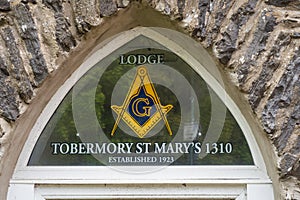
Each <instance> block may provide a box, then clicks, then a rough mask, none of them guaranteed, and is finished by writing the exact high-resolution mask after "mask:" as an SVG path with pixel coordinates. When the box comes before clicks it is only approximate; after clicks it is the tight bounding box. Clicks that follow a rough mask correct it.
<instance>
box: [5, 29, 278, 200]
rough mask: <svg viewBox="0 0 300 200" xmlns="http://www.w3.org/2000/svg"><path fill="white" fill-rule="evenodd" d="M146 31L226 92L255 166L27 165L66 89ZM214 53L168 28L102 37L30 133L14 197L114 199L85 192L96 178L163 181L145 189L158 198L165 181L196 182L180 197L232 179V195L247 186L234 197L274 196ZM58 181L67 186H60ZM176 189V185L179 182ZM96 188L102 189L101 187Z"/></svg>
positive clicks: (11, 192)
mask: <svg viewBox="0 0 300 200" xmlns="http://www.w3.org/2000/svg"><path fill="white" fill-rule="evenodd" d="M140 35H144V36H146V37H148V38H150V39H153V40H154V41H156V42H158V43H160V44H162V45H163V46H165V47H167V48H168V49H170V51H172V52H174V53H175V54H177V55H178V56H179V57H181V58H182V59H183V60H184V61H185V62H187V63H188V64H189V65H190V66H191V67H192V68H193V69H194V70H195V71H196V72H197V73H198V74H199V75H200V76H201V77H202V78H203V79H204V80H205V81H206V83H207V84H208V85H209V86H210V87H211V88H212V89H213V90H214V91H215V92H216V94H222V95H220V98H221V99H222V101H223V102H224V104H225V105H226V106H227V108H228V109H229V110H230V111H231V113H232V114H233V116H235V118H236V120H237V122H238V123H239V125H240V127H241V129H242V131H243V133H244V135H245V138H246V140H247V142H248V145H249V148H250V151H251V154H252V156H253V159H254V165H253V166H168V167H164V168H160V170H155V171H153V170H154V169H153V167H144V166H143V169H145V168H148V169H149V173H143V174H129V173H123V170H122V168H123V167H114V168H109V167H94V166H86V167H82V166H80V167H77V166H72V167H69V166H68V167H49V166H27V163H28V160H29V158H30V155H31V152H32V151H33V148H34V146H35V144H36V142H37V140H38V138H39V136H40V134H41V132H42V130H43V129H44V127H45V126H46V124H47V123H48V121H49V120H50V117H51V115H52V113H54V111H55V110H56V108H57V107H58V106H59V105H60V103H61V101H62V100H63V99H64V97H65V95H66V94H67V92H68V91H69V90H70V89H71V88H72V86H73V85H74V84H75V83H76V82H77V81H78V80H79V78H81V77H82V75H83V74H85V73H86V72H87V71H88V70H89V69H91V68H92V67H93V66H94V65H95V64H96V63H97V62H99V61H100V60H102V59H103V58H105V57H106V56H108V55H109V54H110V53H111V52H113V51H115V50H116V49H118V48H119V47H121V46H123V45H124V44H126V43H127V42H129V41H131V40H132V39H134V38H136V37H138V36H140ZM111 41H113V42H111ZM199 52H200V54H199ZM209 59H210V57H209V55H208V54H207V53H206V52H205V50H204V49H202V48H201V47H200V45H198V44H197V43H195V42H193V40H191V39H190V38H188V37H187V36H185V35H183V34H180V33H177V32H174V31H171V30H167V29H162V28H142V27H139V28H135V29H133V30H130V31H127V32H124V33H122V34H119V35H116V36H114V38H113V39H110V40H108V41H106V42H104V43H102V44H101V46H100V47H98V50H96V51H95V52H94V53H93V54H92V55H91V56H90V57H89V58H88V59H87V60H86V61H85V62H84V63H83V64H82V65H81V66H80V67H79V68H78V69H77V70H76V71H75V72H74V73H73V74H72V76H71V77H70V78H69V79H68V80H67V81H66V82H65V84H64V85H63V86H62V87H61V88H60V89H59V90H58V91H57V93H56V94H55V95H54V96H53V97H52V99H51V100H50V102H49V103H48V105H47V106H46V107H45V109H44V110H43V112H42V113H41V115H40V117H39V118H38V120H37V122H36V124H35V126H34V127H33V129H32V131H31V133H30V134H29V138H28V140H27V141H26V143H25V146H24V148H23V151H22V153H21V155H20V158H19V160H18V163H17V166H16V169H15V172H14V175H13V177H12V179H11V181H10V188H9V195H8V199H9V200H12V199H17V200H19V199H20V200H21V199H35V200H37V199H39V200H40V199H60V198H66V199H67V198H69V199H70V198H73V199H76V198H77V199H78V198H79V197H80V196H82V197H84V198H86V199H93V198H94V199H95V198H96V199H101V198H102V199H103V198H112V199H113V197H112V196H110V195H109V194H107V195H108V196H105V195H104V196H103V195H102V193H101V194H100V193H99V194H98V193H97V195H94V194H89V193H85V191H86V185H87V184H88V185H90V184H92V185H94V186H96V185H98V186H97V187H94V186H89V187H91V188H98V189H99V188H100V190H99V191H101V189H102V190H105V188H103V186H102V187H101V186H99V185H101V184H112V185H115V184H122V187H125V186H124V185H128V184H139V185H142V186H143V188H144V187H145V188H147V187H148V185H149V184H152V186H153V187H157V189H158V190H157V192H156V194H154V193H153V194H148V193H147V192H146V191H147V190H146V189H144V191H145V192H146V193H145V194H144V197H146V196H147V195H150V196H151V195H152V196H153V199H155V198H158V197H159V198H161V195H162V194H165V191H164V187H158V186H160V185H161V184H164V186H165V184H171V185H172V184H174V185H176V184H191V185H192V186H191V190H190V191H189V192H187V191H186V193H182V194H179V196H178V199H180V198H181V197H182V198H190V197H191V198H192V197H194V198H195V196H193V195H191V196H190V197H189V195H188V194H194V193H190V192H191V191H196V189H195V187H198V188H199V192H200V190H201V191H204V193H203V194H201V192H200V193H199V194H198V193H197V194H198V197H201V198H202V197H203V198H206V197H205V194H206V192H205V188H207V187H208V186H211V188H214V187H216V188H218V187H219V188H228V187H227V186H228V185H230V186H231V187H229V188H231V189H229V190H228V195H229V194H231V193H232V192H234V191H236V189H237V188H240V187H241V186H242V187H241V188H244V189H242V190H239V191H240V193H239V194H236V196H234V197H233V198H236V199H242V197H241V196H240V194H242V192H244V193H245V196H247V199H254V198H252V196H254V197H255V198H256V197H257V196H255V195H257V192H258V191H260V192H259V193H258V195H261V196H262V197H267V198H256V199H255V200H257V199H268V200H272V199H273V198H274V197H273V189H272V184H271V181H270V179H269V177H268V175H267V170H266V166H265V163H264V160H263V158H262V155H261V153H260V150H259V147H258V145H257V143H256V141H255V138H254V136H253V134H252V131H251V128H250V127H249V125H248V123H247V121H246V119H245V118H244V116H243V115H242V113H241V112H240V110H239V108H238V107H237V105H236V104H235V103H234V102H233V100H232V99H231V98H230V97H229V96H228V95H227V93H226V92H225V90H224V88H223V86H222V79H221V76H220V75H219V72H218V71H217V70H216V67H211V65H212V63H213V62H212V61H210V60H209ZM203 60H204V61H203ZM206 65H207V66H206ZM126 168H128V167H126ZM130 168H132V170H134V169H135V168H136V169H137V170H138V168H139V167H130ZM56 184H59V185H64V186H63V187H58V186H57V185H56ZM49 185H50V186H49ZM71 185H72V186H74V187H73V189H72V187H70V186H71ZM152 186H151V187H152ZM217 186H218V187H217ZM122 187H120V192H121V193H120V195H121V194H123V193H122ZM126 187H127V186H126ZM70 188H71V189H70ZM208 188H209V187H208ZM216 188H215V189H216ZM245 188H246V189H245ZM135 189H136V188H134V187H133V188H132V190H128V193H127V196H126V195H125V196H126V198H127V197H128V198H129V199H130V198H132V197H133V196H135V195H134V194H135ZM171 189H172V190H174V189H175V190H176V187H174V188H171ZM69 190H74V191H78V192H79V193H78V197H75V196H76V195H75V196H72V195H71V196H62V197H61V196H59V195H60V194H62V195H63V194H64V193H65V192H68V191H69ZM80 191H81V192H82V193H81V192H80ZM91 191H93V190H91ZM95 191H97V190H96V189H95ZM105 191H106V190H105ZM51 192H52V193H51ZM207 192H209V190H207ZM225 193H226V192H225ZM225 193H224V194H222V195H223V197H226V195H227V193H226V194H225ZM252 193H253V194H252ZM25 194H26V195H28V197H29V198H24V195H25ZM55 194H58V196H55ZM195 194H196V193H195ZM51 195H52V196H51ZM84 195H86V196H84ZM101 195H102V196H101ZM155 195H156V196H155ZM180 195H182V196H180ZM201 195H202V196H201ZM203 195H204V196H203ZM211 195H212V197H213V193H211ZM216 195H217V194H216ZM222 195H221V196H222ZM264 195H265V196H264ZM125 196H124V197H125ZM142 196H143V195H142V194H141V197H142ZM152 196H151V197H152ZM221 196H219V197H221ZM122 197H123V196H122ZM164 197H165V198H169V196H168V194H165V196H164ZM216 197H217V196H216Z"/></svg>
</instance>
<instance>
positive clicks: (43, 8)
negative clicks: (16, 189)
mask: <svg viewBox="0 0 300 200" xmlns="http://www.w3.org/2000/svg"><path fill="white" fill-rule="evenodd" d="M131 6H138V7H140V9H143V7H147V6H150V7H152V8H153V9H155V10H157V11H159V12H161V13H162V14H163V15H166V16H168V17H169V18H170V19H171V20H173V21H174V22H176V23H177V24H179V25H180V26H182V27H183V28H184V29H185V30H186V32H187V33H188V34H190V36H191V37H193V38H195V40H197V41H199V42H200V43H201V44H202V45H203V46H204V47H206V48H207V49H208V51H209V52H212V55H213V56H214V57H215V58H216V59H217V60H219V62H220V65H221V66H222V68H223V70H224V72H225V73H226V74H227V75H228V77H230V79H231V81H232V86H233V87H235V86H236V87H238V88H239V90H240V92H241V93H242V94H244V96H245V99H247V101H248V102H249V105H250V106H251V108H252V111H253V113H254V114H255V116H256V117H257V119H258V120H260V122H261V126H262V128H263V129H264V131H265V134H267V135H268V137H269V138H270V142H272V144H273V145H274V149H275V151H276V153H277V154H278V170H279V173H280V177H281V183H282V188H283V190H286V191H284V192H283V194H282V197H283V198H286V199H300V191H299V182H300V167H299V166H300V161H299V158H300V80H299V75H300V56H299V55H300V49H299V48H300V1H299V0H286V1H281V0H147V1H146V0H145V1H131V2H129V0H91V1H87V0H76V1H75V0H74V1H73V0H14V1H12V0H10V1H9V0H2V1H0V116H1V118H0V159H1V158H2V157H4V155H6V154H7V152H8V149H9V147H10V138H11V137H12V135H13V134H14V132H13V129H14V127H15V125H16V123H17V122H18V118H19V117H20V116H21V115H22V113H24V112H25V111H26V107H27V106H28V105H29V104H30V103H31V101H32V99H33V98H39V97H38V96H36V95H35V94H36V92H37V91H38V90H39V87H40V86H41V85H42V84H43V82H44V80H45V79H46V78H47V77H49V76H51V74H52V73H53V72H54V71H55V70H56V69H58V68H59V67H61V63H62V62H63V61H64V60H66V59H67V58H68V56H69V54H70V52H72V51H74V50H76V48H77V47H78V45H79V44H80V43H81V42H83V41H84V38H85V35H86V34H87V33H88V32H89V31H90V30H91V29H93V28H94V27H101V25H102V24H103V23H105V21H106V20H107V19H108V18H109V17H113V16H114V15H117V14H118V12H119V11H120V10H123V9H128V7H131ZM35 96H36V97H35ZM2 165H3V159H1V160H0V172H1V171H2V170H3V169H2V167H1V166H2Z"/></svg>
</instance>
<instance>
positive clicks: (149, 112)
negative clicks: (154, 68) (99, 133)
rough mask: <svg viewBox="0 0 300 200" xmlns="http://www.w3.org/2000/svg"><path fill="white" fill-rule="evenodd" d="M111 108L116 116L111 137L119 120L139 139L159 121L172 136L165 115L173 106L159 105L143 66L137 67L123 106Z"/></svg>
mask: <svg viewBox="0 0 300 200" xmlns="http://www.w3.org/2000/svg"><path fill="white" fill-rule="evenodd" d="M111 108H112V110H113V111H114V112H115V113H116V114H117V119H116V121H115V124H114V126H113V129H112V131H111V135H114V133H115V131H116V129H117V127H118V124H119V123H120V121H121V120H123V121H124V122H125V123H126V124H127V125H128V126H129V127H130V128H131V129H132V130H133V131H134V132H135V133H136V134H137V135H138V137H140V138H143V137H145V136H146V135H147V134H148V133H149V131H151V129H152V128H153V127H154V126H155V125H156V124H157V123H158V122H160V121H161V120H163V121H164V123H165V126H166V128H167V130H168V132H169V134H170V135H172V130H171V128H170V125H169V122H168V120H167V117H166V115H167V113H168V112H169V111H170V110H171V109H172V108H173V106H172V105H166V106H163V105H161V103H160V100H159V97H158V95H157V93H156V90H155V88H154V85H153V83H152V82H151V79H150V76H149V74H148V71H147V68H146V67H145V66H141V67H138V69H137V72H136V75H135V78H134V80H133V82H132V84H131V86H130V89H129V91H128V93H127V95H126V97H125V100H124V102H123V105H121V106H117V105H112V106H111Z"/></svg>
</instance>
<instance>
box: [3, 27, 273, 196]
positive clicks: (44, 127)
mask: <svg viewBox="0 0 300 200" xmlns="http://www.w3.org/2000/svg"><path fill="white" fill-rule="evenodd" d="M141 188H142V189H141ZM24 195H28V198H26V199H30V198H32V199H114V198H116V199H118V198H127V199H137V198H139V199H143V198H149V197H151V198H153V199H161V198H164V199H168V198H169V199H172V198H175V197H176V199H190V198H194V199H272V198H273V189H272V183H271V181H270V179H269V177H268V175H267V170H266V167H265V163H264V160H263V158H262V155H261V153H260V150H259V148H258V145H257V144H256V141H255V138H254V137H253V133H252V129H251V127H250V126H249V125H248V123H247V121H246V120H245V118H244V117H243V115H242V114H241V112H240V110H239V109H238V107H237V106H236V104H235V103H234V102H233V100H232V99H231V98H230V96H229V95H228V94H227V93H226V91H225V89H224V86H223V82H222V78H221V75H220V74H219V72H218V69H217V68H216V66H215V65H214V62H213V61H212V60H211V58H210V56H209V55H208V54H207V53H206V52H205V50H204V49H203V48H201V46H199V45H198V44H197V43H195V42H194V41H193V40H192V39H190V38H189V37H187V36H185V35H183V34H181V33H178V32H175V31H171V30H168V29H163V28H142V27H139V28H135V29H133V30H130V31H127V32H124V33H122V34H119V35H116V36H114V37H112V38H110V39H109V40H107V41H105V42H103V43H101V44H100V45H99V46H98V47H97V48H96V51H95V52H94V53H93V54H92V55H91V56H90V57H88V58H87V59H86V61H84V62H83V64H82V65H81V66H80V67H79V68H78V69H77V70H76V71H75V72H74V73H73V74H72V76H71V77H70V78H69V79H68V80H67V81H66V82H65V84H64V85H62V86H61V88H60V89H59V90H58V91H57V93H56V94H55V95H54V96H53V98H52V99H51V101H50V102H49V103H48V105H47V106H46V107H45V109H44V111H43V113H41V115H40V117H39V119H38V121H37V122H36V125H35V126H34V127H33V129H32V131H31V133H30V135H29V138H28V140H27V142H26V144H25V147H24V149H23V151H22V154H21V156H20V159H19V161H18V164H17V167H16V169H15V173H14V175H13V177H12V180H11V186H10V189H9V198H10V199H14V198H17V199H19V198H22V199H24Z"/></svg>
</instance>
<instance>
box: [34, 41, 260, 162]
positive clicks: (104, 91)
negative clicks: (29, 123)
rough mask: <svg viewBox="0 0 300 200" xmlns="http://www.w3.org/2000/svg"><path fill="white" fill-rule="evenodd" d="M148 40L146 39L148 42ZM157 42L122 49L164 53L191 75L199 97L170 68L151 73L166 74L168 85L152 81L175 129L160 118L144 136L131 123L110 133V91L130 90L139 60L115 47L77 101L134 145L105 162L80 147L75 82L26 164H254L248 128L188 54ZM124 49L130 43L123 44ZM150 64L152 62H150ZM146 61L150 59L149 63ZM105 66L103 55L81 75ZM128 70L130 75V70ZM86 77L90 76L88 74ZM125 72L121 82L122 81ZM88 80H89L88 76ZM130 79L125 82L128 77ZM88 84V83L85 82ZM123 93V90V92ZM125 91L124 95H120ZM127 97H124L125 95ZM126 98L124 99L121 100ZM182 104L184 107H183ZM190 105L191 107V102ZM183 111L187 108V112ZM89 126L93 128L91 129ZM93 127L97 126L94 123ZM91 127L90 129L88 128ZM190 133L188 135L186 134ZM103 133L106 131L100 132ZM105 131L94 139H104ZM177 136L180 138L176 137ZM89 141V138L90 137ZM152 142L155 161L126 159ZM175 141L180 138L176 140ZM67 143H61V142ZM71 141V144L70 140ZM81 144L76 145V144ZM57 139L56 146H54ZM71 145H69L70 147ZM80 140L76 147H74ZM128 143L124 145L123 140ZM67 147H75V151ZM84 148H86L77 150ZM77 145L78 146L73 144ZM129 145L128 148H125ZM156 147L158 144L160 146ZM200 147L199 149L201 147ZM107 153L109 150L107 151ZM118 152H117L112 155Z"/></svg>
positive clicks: (174, 66) (115, 137) (117, 136)
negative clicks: (219, 111) (215, 133)
mask: <svg viewBox="0 0 300 200" xmlns="http://www.w3.org/2000/svg"><path fill="white" fill-rule="evenodd" d="M140 41H144V42H145V41H147V42H152V43H155V42H154V41H151V40H149V39H147V38H142V39H141V38H140ZM140 41H139V42H140ZM145 43H146V42H145ZM152 46H156V48H142V49H136V50H132V51H127V53H125V54H124V53H122V55H124V56H125V57H126V56H128V55H150V54H151V55H152V54H153V55H163V58H164V59H163V64H164V65H165V66H168V67H169V68H172V69H173V70H174V71H176V72H178V73H179V74H181V76H182V77H183V78H184V79H185V80H187V83H188V84H189V85H191V88H192V90H193V92H194V93H193V94H194V95H195V96H196V99H189V98H190V96H189V95H186V94H187V91H186V87H185V85H182V84H178V79H176V78H174V77H172V76H171V75H170V76H166V73H151V74H150V75H151V79H152V80H160V79H163V80H164V82H166V83H168V85H162V84H159V81H156V82H153V86H154V88H155V90H156V92H157V96H158V97H159V99H160V102H161V104H162V105H167V104H170V105H173V108H172V109H171V111H170V112H169V113H168V114H167V115H166V118H167V121H168V123H169V125H170V127H171V129H172V132H173V135H170V134H169V133H168V130H167V128H166V126H165V124H164V121H163V120H161V121H160V123H159V124H158V125H157V126H160V127H161V128H157V131H156V132H155V134H153V135H151V134H149V135H148V136H147V137H144V138H140V137H137V136H136V135H132V134H131V135H130V134H128V133H126V130H128V129H130V128H128V127H127V128H125V129H122V128H120V127H119V128H117V129H116V131H115V133H114V135H111V131H112V129H113V126H114V124H115V123H116V116H114V113H113V111H112V109H111V105H112V98H114V96H113V95H112V93H113V91H114V90H115V87H121V88H118V89H119V90H120V91H124V95H125V96H126V93H127V91H129V89H130V84H131V83H132V81H133V79H134V76H132V73H130V72H131V71H132V72H134V71H135V70H136V69H137V67H138V66H139V65H137V64H128V63H127V64H122V65H121V64H120V63H121V60H120V56H119V55H121V54H120V53H119V52H118V51H116V52H115V55H117V56H115V57H109V56H108V57H107V58H105V59H106V60H110V61H109V65H108V66H107V67H106V68H105V70H104V72H103V74H102V76H101V77H100V78H99V80H96V81H97V87H96V89H89V87H87V88H85V89H81V98H82V99H83V100H82V101H79V103H78V102H77V104H76V105H77V106H78V105H81V106H82V108H83V109H85V108H86V109H89V108H90V107H93V108H92V109H94V110H95V115H96V118H97V123H98V125H99V127H101V129H102V131H103V133H104V135H105V137H106V138H107V139H108V140H109V141H110V142H111V143H114V144H121V143H123V144H124V143H128V144H132V148H131V149H130V152H132V154H131V153H126V154H122V155H120V157H122V158H118V159H119V161H118V160H116V159H114V158H115V157H118V153H114V154H112V155H109V156H108V157H107V158H104V159H111V161H112V162H109V161H107V162H103V160H101V159H99V155H97V156H96V155H94V154H93V153H89V152H88V151H87V148H88V147H86V146H84V145H83V146H81V147H79V144H80V143H85V142H86V141H84V139H82V138H81V137H80V135H81V133H80V131H82V130H84V129H85V127H83V128H82V127H81V130H78V128H77V125H76V123H77V122H76V120H74V113H73V112H74V109H73V106H74V102H73V101H74V97H76V96H74V87H73V88H72V89H71V90H70V91H69V92H68V94H67V95H66V96H65V98H64V99H63V101H62V102H61V104H60V105H59V106H58V108H57V109H56V111H55V113H53V115H52V117H51V119H50V120H49V122H48V124H47V125H46V127H45V128H44V130H43V131H42V133H41V135H40V137H39V139H38V141H37V143H36V145H35V147H34V150H33V152H32V154H31V157H30V160H29V162H28V165H30V166H103V165H121V166H123V165H124V166H135V165H253V164H254V162H253V158H252V155H251V152H250V149H249V146H248V144H247V141H246V139H245V137H244V134H243V132H242V130H241V128H240V126H239V125H238V123H237V121H236V120H235V118H234V117H233V115H232V114H231V112H230V111H229V110H228V109H227V108H226V107H225V105H224V104H223V103H222V101H221V99H220V98H219V97H218V95H217V94H216V93H215V92H214V91H212V89H211V88H210V87H209V86H208V85H207V84H206V82H205V81H204V80H203V79H202V78H201V77H200V76H199V74H198V73H196V72H195V71H194V70H193V69H192V68H191V67H190V66H189V65H188V64H187V63H186V62H185V61H184V60H182V59H181V58H180V57H179V56H178V55H176V54H175V53H173V52H170V51H168V50H167V49H165V48H159V47H160V46H159V45H158V44H156V43H155V45H152ZM123 49H126V46H124V47H123ZM148 64H149V63H148ZM145 66H147V64H145ZM159 67H160V65H157V69H156V72H157V71H159ZM101 68H103V63H102V62H101V61H99V63H97V64H96V65H95V66H94V67H93V68H91V69H90V70H89V71H88V72H87V73H86V74H85V75H84V76H83V77H82V78H81V81H83V82H84V81H85V80H84V79H85V78H86V80H91V79H97V73H98V71H97V70H101ZM127 74H128V75H127ZM87 77H88V79H87ZM121 78H122V81H123V82H122V84H118V82H119V80H120V79H121ZM86 82H88V81H86ZM126 82H127V83H126ZM87 85H88V84H87ZM169 86H173V87H174V88H176V92H174V91H172V90H171V89H169ZM181 91H182V94H184V95H185V98H186V100H185V105H182V104H181V103H180V101H181V100H180V98H178V95H181ZM85 95H86V96H87V97H88V96H94V103H93V104H90V103H88V105H87V103H86V102H85V101H84V96H85ZM124 95H123V96H124ZM121 96H122V95H121ZM124 98H125V97H124ZM212 98H214V99H215V101H216V102H218V103H219V104H222V105H221V106H223V107H225V115H224V120H222V121H220V120H219V119H215V118H214V115H213V112H216V111H213V106H214V105H213V102H212ZM120 102H123V99H122V101H120ZM183 107H184V109H185V111H183ZM189 107H190V109H187V108H189ZM195 108H198V109H199V115H197V113H195ZM183 112H185V114H183ZM81 117H83V118H84V117H86V118H88V117H89V116H85V113H84V112H83V113H82V116H81ZM120 123H123V127H126V123H124V122H122V119H121V122H120ZM218 123H220V124H221V127H222V129H221V132H220V133H219V137H218V138H217V140H215V141H207V142H206V138H207V137H208V134H209V128H210V126H212V125H214V124H218ZM86 126H87V127H86V130H89V126H90V125H89V124H86ZM89 131H90V130H89ZM95 131H98V130H97V129H95ZM188 131H190V132H193V137H192V138H191V139H186V138H185V137H187V136H186V132H188ZM87 133H88V131H87ZM188 136H189V135H188ZM101 137H102V136H101ZM101 137H99V140H97V141H95V142H96V143H97V142H98V143H99V144H101V142H102V141H101ZM174 138H176V142H174ZM89 142H91V141H89ZM139 143H143V144H144V143H147V144H149V145H148V147H149V149H148V150H149V155H151V156H153V155H154V157H155V159H156V162H150V161H149V162H143V163H140V162H134V161H132V160H131V161H128V160H127V161H124V159H125V158H124V157H130V158H131V159H136V158H137V157H141V158H145V157H147V155H148V154H147V152H145V146H144V148H143V153H144V154H137V153H136V152H137V151H139V150H140V149H139V147H138V144H139ZM176 143H177V144H176ZM183 143H185V144H186V145H187V144H190V143H193V145H192V146H184V144H183ZM61 144H66V145H65V146H63V147H61V150H62V151H60V148H59V146H58V145H61ZM71 144H73V147H72V146H71ZM75 144H76V145H77V146H76V145H75ZM55 145H57V146H56V147H57V149H56V151H57V152H55V150H54V146H55ZM67 145H69V146H68V147H67ZM155 145H156V147H161V145H165V146H164V147H165V148H166V149H165V151H163V150H161V149H160V150H161V151H160V152H159V151H158V152H154V151H155V148H154V147H155ZM75 146H76V148H77V149H76V148H75ZM123 147H124V146H123ZM67 148H73V151H72V150H70V149H69V151H67V150H68V149H67ZM78 148H81V151H82V152H84V153H78V152H80V150H78ZM74 149H76V150H74ZM127 150H128V149H127ZM156 150H157V149H156ZM200 150H201V152H199V151H200ZM106 153H107V152H106ZM110 157H114V158H110Z"/></svg>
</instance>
